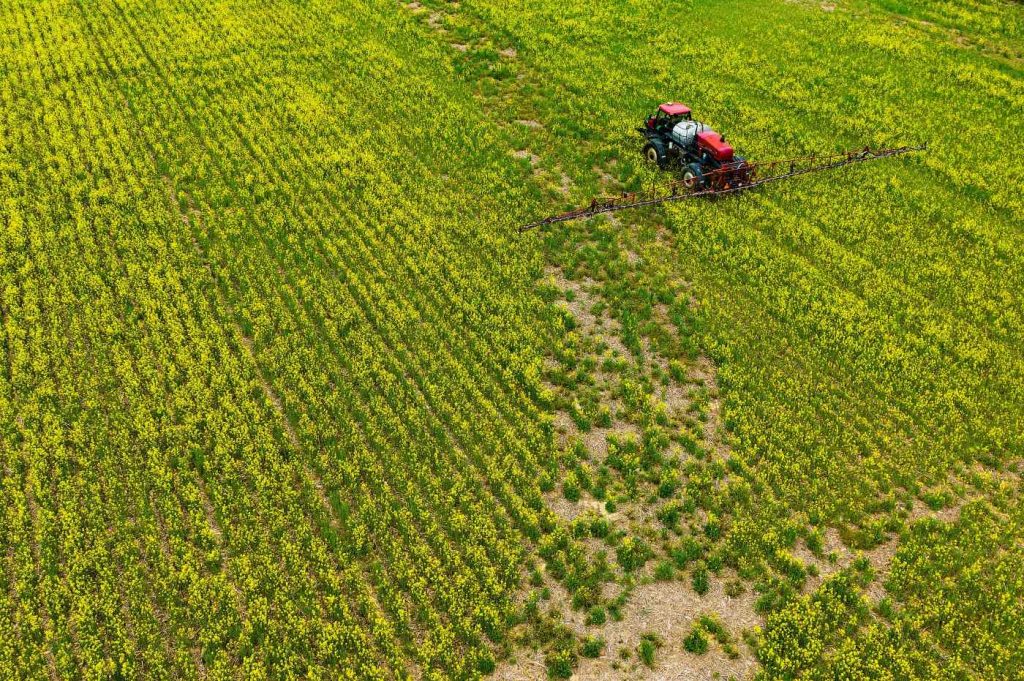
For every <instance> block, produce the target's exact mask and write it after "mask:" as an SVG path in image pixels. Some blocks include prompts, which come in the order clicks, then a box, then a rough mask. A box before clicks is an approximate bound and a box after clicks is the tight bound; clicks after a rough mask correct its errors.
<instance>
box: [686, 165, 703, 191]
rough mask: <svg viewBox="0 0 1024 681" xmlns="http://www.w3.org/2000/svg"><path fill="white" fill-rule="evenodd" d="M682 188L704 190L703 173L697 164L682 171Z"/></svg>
mask: <svg viewBox="0 0 1024 681" xmlns="http://www.w3.org/2000/svg"><path fill="white" fill-rule="evenodd" d="M683 186H684V187H686V188H687V189H703V188H704V171H703V170H701V167H700V165H699V164H697V163H691V164H690V165H688V166H686V170H684V171H683Z"/></svg>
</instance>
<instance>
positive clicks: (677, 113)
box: [646, 102, 692, 132]
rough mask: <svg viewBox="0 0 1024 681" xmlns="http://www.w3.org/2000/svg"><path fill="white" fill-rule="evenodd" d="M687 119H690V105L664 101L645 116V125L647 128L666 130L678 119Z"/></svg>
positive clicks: (678, 120)
mask: <svg viewBox="0 0 1024 681" xmlns="http://www.w3.org/2000/svg"><path fill="white" fill-rule="evenodd" d="M689 120H692V116H691V115H690V107H688V106H686V105H685V104H679V103H678V102H666V103H664V104H661V105H660V106H658V110H657V111H655V112H654V113H652V114H651V115H650V116H648V117H647V122H646V126H647V129H648V130H655V131H658V132H668V131H669V130H671V129H672V128H673V127H674V126H675V125H676V124H677V123H679V122H680V121H689Z"/></svg>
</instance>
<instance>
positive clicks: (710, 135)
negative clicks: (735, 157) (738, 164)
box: [697, 130, 733, 163]
mask: <svg viewBox="0 0 1024 681" xmlns="http://www.w3.org/2000/svg"><path fill="white" fill-rule="evenodd" d="M697 146H698V147H699V148H701V149H706V150H707V152H708V153H709V154H711V155H712V156H713V157H714V158H715V160H717V161H721V162H723V163H724V162H725V161H731V160H732V153H733V152H732V146H730V145H729V144H727V143H726V141H725V140H724V139H722V136H721V135H720V134H719V133H717V132H715V131H714V130H702V131H701V132H698V133H697Z"/></svg>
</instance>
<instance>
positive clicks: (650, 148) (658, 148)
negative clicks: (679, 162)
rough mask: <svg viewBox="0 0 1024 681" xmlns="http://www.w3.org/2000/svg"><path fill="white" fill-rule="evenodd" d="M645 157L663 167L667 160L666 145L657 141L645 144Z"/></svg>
mask: <svg viewBox="0 0 1024 681" xmlns="http://www.w3.org/2000/svg"><path fill="white" fill-rule="evenodd" d="M644 158H646V159H647V160H648V161H650V162H651V163H653V164H655V165H656V166H658V167H659V168H662V169H663V168H664V167H665V162H666V160H667V159H666V156H665V147H664V146H662V145H660V144H658V143H656V142H648V143H647V144H646V145H645V146H644Z"/></svg>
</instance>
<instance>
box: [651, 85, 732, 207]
mask: <svg viewBox="0 0 1024 681" xmlns="http://www.w3.org/2000/svg"><path fill="white" fill-rule="evenodd" d="M637 129H638V130H639V131H640V132H641V133H643V136H644V137H645V138H646V139H647V144H645V145H644V151H643V153H644V157H646V158H647V160H649V161H650V162H651V163H655V164H657V166H658V167H659V168H662V169H668V168H679V169H681V170H682V172H683V184H684V185H685V186H686V187H687V189H695V190H702V189H712V190H721V189H728V188H733V187H740V186H742V185H745V184H749V183H750V182H751V180H752V167H751V165H750V164H749V163H747V161H746V159H744V158H743V157H742V156H737V155H735V153H733V148H732V146H730V145H729V144H728V143H727V142H726V141H725V137H724V136H723V135H722V134H721V133H717V132H715V131H714V130H712V129H711V128H710V127H708V126H707V125H705V124H704V123H701V122H700V121H695V120H693V116H692V115H691V114H690V107H688V106H686V105H685V104H678V103H676V102H667V103H665V104H662V105H660V106H659V107H658V110H657V111H655V112H654V113H653V114H651V115H650V116H648V117H647V120H646V121H645V122H644V127H642V128H637Z"/></svg>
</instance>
